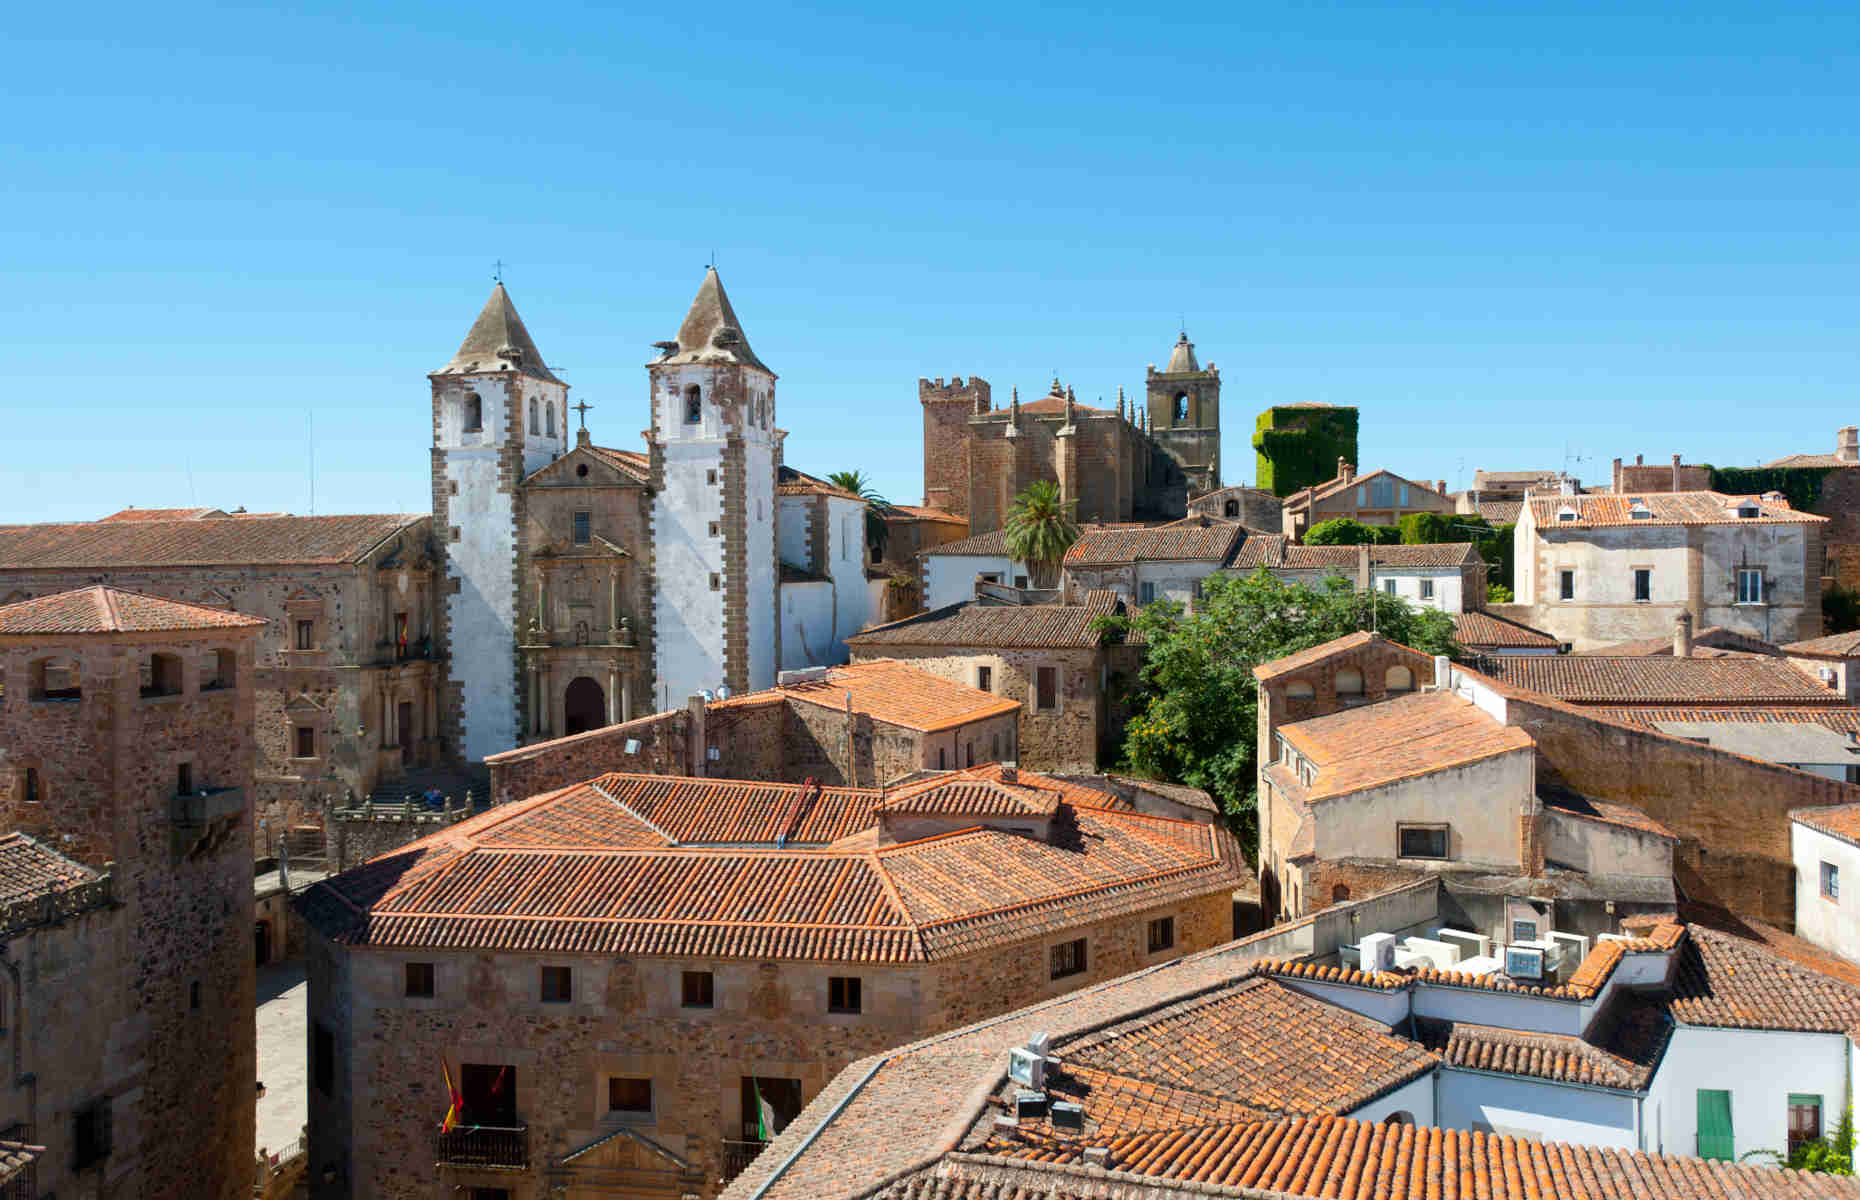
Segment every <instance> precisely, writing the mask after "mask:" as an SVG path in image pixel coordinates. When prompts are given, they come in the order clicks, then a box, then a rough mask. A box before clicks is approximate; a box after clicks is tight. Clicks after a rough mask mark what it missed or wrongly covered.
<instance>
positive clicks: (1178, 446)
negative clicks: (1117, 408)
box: [1147, 330, 1221, 495]
mask: <svg viewBox="0 0 1860 1200" xmlns="http://www.w3.org/2000/svg"><path fill="white" fill-rule="evenodd" d="M1147 384H1148V388H1149V397H1148V403H1149V409H1148V411H1149V417H1150V437H1151V438H1153V439H1154V440H1155V442H1156V444H1157V446H1158V447H1159V448H1160V449H1161V450H1162V451H1163V452H1164V453H1165V454H1167V455H1168V456H1169V457H1170V458H1172V459H1174V460H1175V461H1176V464H1177V465H1179V466H1180V467H1181V468H1182V473H1183V474H1184V475H1186V476H1188V483H1189V489H1190V492H1191V494H1193V495H1201V494H1202V493H1205V492H1211V491H1213V490H1214V489H1216V488H1218V487H1220V486H1221V372H1220V369H1219V368H1217V367H1216V366H1215V365H1214V364H1213V363H1209V364H1208V366H1207V369H1206V370H1203V369H1202V368H1201V366H1200V364H1199V363H1197V362H1196V361H1195V345H1194V343H1193V342H1191V341H1189V340H1188V333H1187V331H1186V330H1184V331H1183V333H1182V337H1181V339H1180V340H1179V341H1177V342H1176V344H1175V348H1174V349H1173V350H1171V351H1170V353H1169V365H1168V366H1167V367H1165V368H1163V369H1162V370H1160V371H1158V370H1157V369H1156V367H1155V364H1153V363H1152V364H1151V365H1150V368H1149V372H1148V377H1147Z"/></svg>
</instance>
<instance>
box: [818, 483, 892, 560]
mask: <svg viewBox="0 0 1860 1200" xmlns="http://www.w3.org/2000/svg"><path fill="white" fill-rule="evenodd" d="M827 482H828V483H830V484H832V485H833V486H834V487H836V488H839V489H840V490H841V491H843V492H851V493H852V494H853V495H855V496H857V497H859V499H861V500H863V501H865V545H866V549H867V550H869V551H871V558H873V559H878V558H882V557H884V554H885V543H886V542H887V541H888V540H890V537H891V530H890V529H889V528H887V527H886V525H885V512H886V510H888V509H889V508H890V507H891V501H889V500H887V499H885V498H884V497H883V496H881V495H879V494H878V491H877V490H876V489H875V488H873V486H872V481H871V480H869V479H867V478H866V477H865V472H864V471H835V472H833V474H831V475H829V476H827Z"/></svg>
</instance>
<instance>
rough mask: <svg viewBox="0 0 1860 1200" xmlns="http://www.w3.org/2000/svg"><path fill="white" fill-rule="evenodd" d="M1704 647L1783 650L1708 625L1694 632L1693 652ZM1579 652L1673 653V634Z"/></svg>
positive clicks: (1646, 655) (1592, 654) (1606, 654)
mask: <svg viewBox="0 0 1860 1200" xmlns="http://www.w3.org/2000/svg"><path fill="white" fill-rule="evenodd" d="M1704 650H1737V651H1743V652H1746V653H1749V654H1767V655H1771V656H1774V655H1778V654H1781V653H1782V651H1781V649H1780V648H1779V647H1777V646H1776V645H1774V644H1773V643H1770V642H1766V641H1764V640H1763V639H1762V638H1757V637H1751V636H1750V635H1749V634H1747V633H1739V632H1738V631H1737V630H1735V629H1726V628H1725V627H1724V626H1722V625H1707V626H1706V627H1705V628H1703V629H1701V630H1699V631H1698V632H1697V633H1695V634H1693V635H1692V652H1693V653H1694V654H1698V653H1699V652H1700V651H1704ZM1577 653H1578V654H1581V655H1584V656H1587V657H1600V658H1657V657H1660V656H1662V655H1666V656H1670V655H1671V654H1672V653H1673V639H1672V636H1671V635H1667V636H1665V637H1650V638H1635V639H1634V640H1633V641H1628V642H1615V643H1614V644H1612V645H1608V646H1598V647H1596V648H1595V649H1593V650H1581V651H1578V652H1577Z"/></svg>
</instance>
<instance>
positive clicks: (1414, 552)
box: [1264, 539, 1485, 571]
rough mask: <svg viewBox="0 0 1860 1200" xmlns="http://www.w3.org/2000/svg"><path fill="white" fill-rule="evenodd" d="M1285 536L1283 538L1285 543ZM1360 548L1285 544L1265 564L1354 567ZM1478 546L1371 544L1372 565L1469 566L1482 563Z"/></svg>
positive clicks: (1304, 567) (1302, 567)
mask: <svg viewBox="0 0 1860 1200" xmlns="http://www.w3.org/2000/svg"><path fill="white" fill-rule="evenodd" d="M1283 540H1284V539H1280V541H1281V543H1283ZM1357 559H1358V552H1357V547H1355V546H1306V545H1299V544H1292V545H1282V548H1281V551H1280V560H1279V561H1278V562H1271V561H1266V562H1265V563H1264V565H1265V566H1268V567H1283V568H1285V569H1286V570H1288V571H1315V570H1337V571H1346V570H1354V569H1355V567H1356V564H1357ZM1484 562H1485V560H1484V559H1483V558H1481V557H1479V548H1478V547H1477V546H1474V545H1473V544H1472V543H1471V542H1427V543H1424V544H1422V545H1418V546H1371V547H1370V548H1369V565H1370V566H1372V567H1389V568H1392V569H1395V570H1412V569H1416V568H1422V567H1468V566H1479V565H1482V564H1483V563H1484Z"/></svg>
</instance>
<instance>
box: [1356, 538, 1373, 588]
mask: <svg viewBox="0 0 1860 1200" xmlns="http://www.w3.org/2000/svg"><path fill="white" fill-rule="evenodd" d="M1369 587H1370V582H1369V546H1368V544H1367V543H1365V544H1363V545H1360V546H1358V547H1357V548H1356V590H1357V591H1359V592H1367V591H1368V590H1369Z"/></svg>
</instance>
